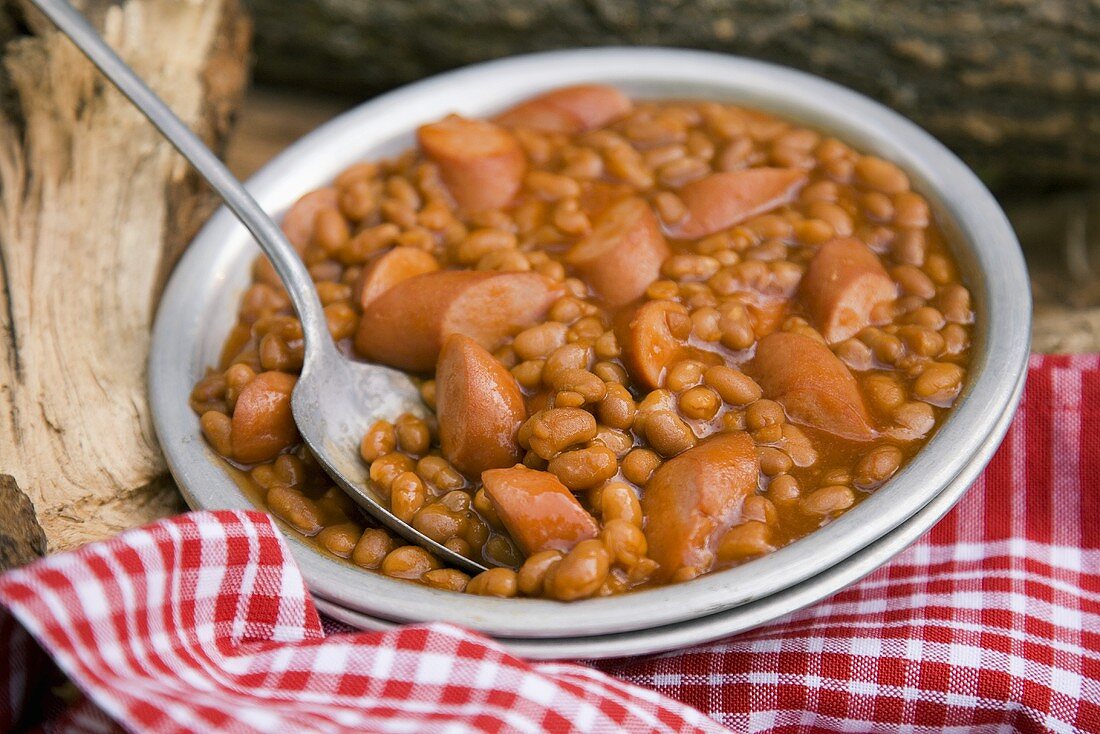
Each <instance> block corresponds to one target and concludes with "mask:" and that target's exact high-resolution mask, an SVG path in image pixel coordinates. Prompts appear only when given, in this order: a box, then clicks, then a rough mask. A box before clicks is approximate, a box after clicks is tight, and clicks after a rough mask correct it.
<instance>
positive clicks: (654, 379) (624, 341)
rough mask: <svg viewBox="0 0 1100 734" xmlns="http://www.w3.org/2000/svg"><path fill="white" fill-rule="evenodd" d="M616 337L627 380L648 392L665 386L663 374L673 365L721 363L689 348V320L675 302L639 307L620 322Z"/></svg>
mask: <svg viewBox="0 0 1100 734" xmlns="http://www.w3.org/2000/svg"><path fill="white" fill-rule="evenodd" d="M616 334H617V336H618V338H619V343H620V344H621V345H622V348H623V364H624V365H625V366H626V369H627V370H628V371H629V372H630V376H631V377H633V378H634V379H635V380H637V382H638V384H639V385H641V386H642V387H645V388H646V389H648V390H656V389H657V388H659V387H661V385H663V384H664V381H665V371H666V369H667V368H668V367H669V366H670V365H671V364H672V363H673V362H677V361H679V360H682V359H694V360H698V361H700V362H702V363H703V364H706V365H714V364H721V363H722V357H721V356H720V355H718V354H715V353H714V352H708V351H706V350H704V349H699V348H697V347H693V346H690V345H689V344H688V338H689V337H690V336H691V317H690V316H689V315H688V310H687V309H686V308H684V307H683V306H682V305H680V304H679V303H676V302H675V301H649V302H648V303H644V304H642V306H640V307H639V308H638V309H637V310H636V311H635V312H634V314H633V315H632V316H631V317H630V318H629V320H626V319H621V320H620V321H619V323H618V325H617V328H616Z"/></svg>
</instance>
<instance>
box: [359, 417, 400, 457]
mask: <svg viewBox="0 0 1100 734" xmlns="http://www.w3.org/2000/svg"><path fill="white" fill-rule="evenodd" d="M396 448H397V434H396V432H395V431H394V427H393V424H392V423H390V422H389V421H384V420H379V421H375V422H374V423H373V424H372V425H371V427H370V428H368V429H367V432H366V433H365V434H363V440H362V441H360V442H359V455H360V456H362V457H363V461H365V462H367V463H368V464H370V463H371V462H372V461H375V460H377V459H380V458H381V457H383V456H385V455H386V454H388V453H390V452H392V451H394V450H395V449H396Z"/></svg>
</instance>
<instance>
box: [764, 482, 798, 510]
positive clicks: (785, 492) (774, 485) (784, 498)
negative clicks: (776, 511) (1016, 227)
mask: <svg viewBox="0 0 1100 734" xmlns="http://www.w3.org/2000/svg"><path fill="white" fill-rule="evenodd" d="M801 496H802V493H801V490H800V489H799V487H798V480H797V479H795V478H794V477H792V476H791V475H790V474H780V475H779V476H776V477H772V480H771V481H770V482H769V483H768V499H770V500H771V501H772V502H773V503H774V504H776V505H778V506H780V507H783V506H786V505H790V504H791V503H793V502H795V501H797V500H798V499H799V498H800V497H801Z"/></svg>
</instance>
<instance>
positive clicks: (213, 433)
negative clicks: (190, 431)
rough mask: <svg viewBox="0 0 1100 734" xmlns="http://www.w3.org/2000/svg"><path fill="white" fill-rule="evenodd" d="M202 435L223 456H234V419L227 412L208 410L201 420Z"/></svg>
mask: <svg viewBox="0 0 1100 734" xmlns="http://www.w3.org/2000/svg"><path fill="white" fill-rule="evenodd" d="M199 423H200V425H201V426H202V435H203V436H204V437H205V438H206V440H207V442H209V443H210V445H211V446H212V447H213V448H214V450H215V451H217V452H218V453H219V454H221V455H222V456H229V457H231V456H233V439H232V430H233V426H232V421H231V420H230V419H229V416H227V415H226V414H225V413H219V412H218V411H216V410H208V411H206V412H205V413H203V414H202V418H201V419H200V421H199Z"/></svg>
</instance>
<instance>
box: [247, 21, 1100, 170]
mask: <svg viewBox="0 0 1100 734" xmlns="http://www.w3.org/2000/svg"><path fill="white" fill-rule="evenodd" d="M249 2H250V4H251V6H252V7H253V8H254V9H255V17H256V35H257V42H256V49H257V58H258V65H257V76H258V78H260V79H261V80H268V81H273V82H280V83H291V84H293V85H294V86H296V87H298V88H301V87H303V86H308V87H312V88H325V89H338V90H343V91H348V92H352V93H354V94H357V95H364V94H371V93H375V92H378V91H380V90H383V89H387V88H390V87H393V86H395V85H398V84H402V83H405V82H408V81H411V80H414V79H417V78H420V77H423V76H425V75H428V74H432V73H435V72H438V71H441V70H443V69H448V68H452V67H455V66H461V65H463V64H469V63H472V62H475V61H481V60H484V59H490V58H496V57H500V56H505V55H509V54H516V53H523V52H528V51H535V50H540V49H550V48H562V47H570V46H591V45H606V44H648V45H668V46H685V47H695V48H703V49H713V50H719V51H726V52H730V53H736V54H744V55H748V56H753V57H757V58H762V59H769V60H773V61H777V62H780V63H783V64H788V65H791V66H795V67H798V68H801V69H805V70H807V71H811V72H814V73H816V74H820V75H822V76H825V77H829V78H831V79H835V80H837V81H839V82H841V83H843V84H847V85H849V86H851V87H853V88H855V89H858V90H860V91H863V92H865V93H867V94H869V95H871V96H873V97H875V98H877V99H879V100H881V101H883V102H885V103H886V104H888V105H890V106H892V107H894V108H896V109H898V110H900V111H901V112H902V113H904V114H906V115H908V116H909V117H911V118H913V119H914V120H916V121H917V122H918V123H920V124H921V125H923V126H925V127H927V128H928V129H929V130H931V131H932V132H933V133H934V134H936V135H937V136H939V137H940V138H941V139H943V140H944V141H945V142H947V143H948V144H949V145H951V146H953V147H954V148H955V149H956V150H958V151H960V152H961V153H962V154H963V155H964V157H966V158H967V160H968V161H969V162H970V163H971V164H973V165H974V166H976V167H977V168H978V169H979V170H980V172H982V173H983V175H984V176H985V177H986V178H987V179H989V180H999V179H1002V178H1004V177H1008V178H1010V179H1019V180H1022V181H1026V182H1029V183H1032V184H1035V183H1038V182H1040V181H1043V180H1046V181H1050V180H1057V181H1074V180H1090V181H1100V4H1098V3H1096V2H1093V1H1091V0H1034V1H1033V2H1018V1H1017V0H956V2H951V3H944V2H941V0H847V1H845V2H837V1H836V0H807V1H806V2H800V3H790V2H787V0H698V1H697V2H681V1H679V0H520V1H518V2H510V3H501V2H499V1H498V0H464V1H463V2H453V1H452V0H418V1H417V2H415V3H413V2H408V1H407V0H371V2H362V1H361V0H304V1H303V2H294V3H287V2H284V1H283V0H249Z"/></svg>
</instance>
